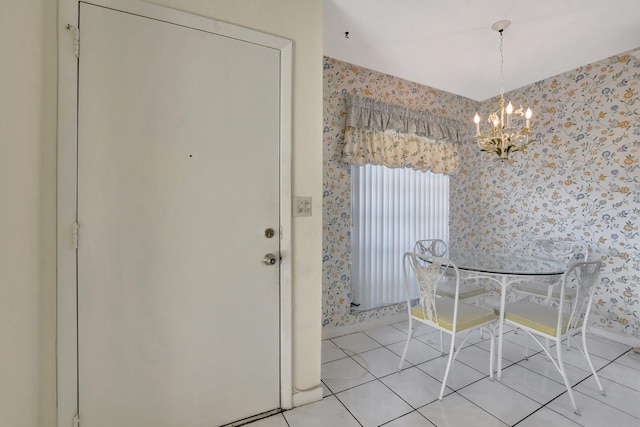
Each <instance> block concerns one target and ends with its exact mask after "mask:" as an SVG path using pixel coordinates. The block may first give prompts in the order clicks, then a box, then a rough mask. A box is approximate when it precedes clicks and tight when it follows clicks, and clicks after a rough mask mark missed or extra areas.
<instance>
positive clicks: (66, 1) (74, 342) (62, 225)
mask: <svg viewBox="0 0 640 427" xmlns="http://www.w3.org/2000/svg"><path fill="white" fill-rule="evenodd" d="M80 3H87V4H92V5H97V6H103V7H108V8H112V9H115V10H122V11H126V12H130V13H133V14H137V15H141V16H145V17H150V18H154V19H158V20H162V21H170V22H173V23H178V24H179V25H184V26H186V27H190V28H195V29H200V30H203V31H207V32H210V33H215V34H219V35H221V36H225V37H231V38H235V39H238V40H244V41H248V42H251V43H256V44H259V45H262V46H266V47H270V48H273V49H277V50H279V51H280V76H281V77H280V125H279V128H280V141H279V144H280V227H281V233H280V248H281V252H280V255H281V258H282V261H281V264H280V407H281V408H282V409H290V408H291V407H292V406H293V383H292V315H291V313H292V283H291V265H292V253H291V229H292V228H291V224H292V208H291V129H292V128H291V114H292V106H291V104H292V83H293V78H292V63H293V42H292V41H291V40H288V39H284V38H281V37H276V36H272V35H269V34H265V33H261V32H258V31H254V30H251V29H248V28H244V27H239V26H236V25H232V24H228V23H225V22H221V21H216V20H214V19H211V18H206V17H201V16H197V15H193V14H189V13H186V12H181V11H178V10H175V9H170V8H167V7H163V6H158V5H153V4H149V3H144V2H142V1H135V2H132V1H131V0H84V1H80V0H58V147H57V151H58V162H57V163H58V164H57V192H58V194H57V238H56V239H57V269H58V271H57V393H58V396H57V401H58V416H57V418H58V426H59V427H63V426H64V427H66V426H69V425H71V424H70V423H72V422H73V420H74V417H75V416H76V414H77V413H78V335H77V331H78V329H77V328H78V323H77V319H78V318H77V250H76V247H75V243H74V224H75V222H76V220H77V184H78V182H77V178H78V175H77V172H78V165H77V147H78V145H77V144H78V139H77V136H78V135H77V129H78V127H77V125H78V115H77V107H78V98H77V96H78V73H77V71H78V59H77V57H76V55H75V36H76V27H77V25H78V20H79V5H80ZM81 40H82V39H81V38H80V45H81ZM80 49H81V48H80Z"/></svg>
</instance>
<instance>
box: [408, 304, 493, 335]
mask: <svg viewBox="0 0 640 427" xmlns="http://www.w3.org/2000/svg"><path fill="white" fill-rule="evenodd" d="M454 303H455V301H454V299H453V298H449V297H441V298H438V299H437V300H436V311H437V314H438V325H439V326H440V327H441V328H444V329H447V330H449V331H452V330H453V307H454ZM411 314H412V315H413V316H414V317H417V318H419V319H425V320H431V321H433V320H432V319H429V318H428V316H427V315H426V313H424V312H423V311H422V307H421V306H420V305H417V306H415V307H414V308H413V309H412V310H411ZM495 319H497V316H496V314H495V313H494V312H493V310H490V309H487V308H484V307H478V306H477V305H471V304H466V303H463V304H458V322H457V325H456V326H457V332H459V331H464V330H467V329H472V328H475V327H477V326H479V325H483V324H485V323H488V322H491V321H492V320H495Z"/></svg>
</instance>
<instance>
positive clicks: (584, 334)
mask: <svg viewBox="0 0 640 427" xmlns="http://www.w3.org/2000/svg"><path fill="white" fill-rule="evenodd" d="M586 332H587V331H586V330H584V329H583V330H582V349H583V353H584V358H585V359H587V362H588V363H589V368H591V372H592V373H593V378H595V379H596V384H598V389H600V394H602V395H603V396H606V395H607V393H606V392H605V391H604V387H602V383H600V378H598V373H597V372H596V370H595V368H594V367H593V363H591V356H589V351H588V350H587V334H586ZM567 339H568V338H567Z"/></svg>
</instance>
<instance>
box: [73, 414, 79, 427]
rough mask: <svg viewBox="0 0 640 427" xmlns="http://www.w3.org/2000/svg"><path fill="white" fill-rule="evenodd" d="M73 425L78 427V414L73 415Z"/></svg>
mask: <svg viewBox="0 0 640 427" xmlns="http://www.w3.org/2000/svg"><path fill="white" fill-rule="evenodd" d="M73 427H80V414H75V415H74V416H73Z"/></svg>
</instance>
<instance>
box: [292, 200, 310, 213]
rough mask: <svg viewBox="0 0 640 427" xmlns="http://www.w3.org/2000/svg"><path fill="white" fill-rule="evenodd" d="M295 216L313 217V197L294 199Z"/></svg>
mask: <svg viewBox="0 0 640 427" xmlns="http://www.w3.org/2000/svg"><path fill="white" fill-rule="evenodd" d="M293 216H311V197H294V198H293Z"/></svg>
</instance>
